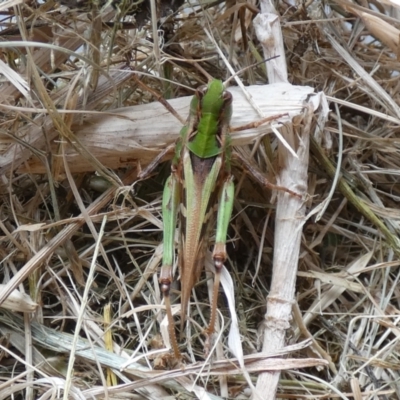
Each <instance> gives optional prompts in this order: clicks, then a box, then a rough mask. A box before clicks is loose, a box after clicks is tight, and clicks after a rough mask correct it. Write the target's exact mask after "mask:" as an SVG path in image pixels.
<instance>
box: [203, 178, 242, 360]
mask: <svg viewBox="0 0 400 400" xmlns="http://www.w3.org/2000/svg"><path fill="white" fill-rule="evenodd" d="M234 195H235V186H234V184H233V181H232V177H231V176H229V177H228V179H226V181H225V182H224V185H223V187H222V190H221V193H220V199H219V206H218V217H217V232H216V236H215V246H214V250H213V254H212V257H213V260H214V267H215V278H214V286H213V294H212V302H211V316H210V323H209V325H208V328H207V330H206V335H207V339H206V344H205V349H204V350H205V353H206V354H208V353H209V351H210V348H211V344H210V338H211V336H212V334H213V333H214V330H215V320H216V317H217V302H218V290H219V284H220V280H221V270H222V267H223V265H224V262H225V261H226V258H227V253H226V236H227V234H228V227H229V222H230V219H231V215H232V210H233V201H234Z"/></svg>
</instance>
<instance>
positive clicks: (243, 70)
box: [224, 55, 280, 87]
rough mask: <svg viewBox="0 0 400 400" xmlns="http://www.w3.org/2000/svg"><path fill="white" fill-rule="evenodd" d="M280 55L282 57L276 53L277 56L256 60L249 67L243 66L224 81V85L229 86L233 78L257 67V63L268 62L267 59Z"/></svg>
mask: <svg viewBox="0 0 400 400" xmlns="http://www.w3.org/2000/svg"><path fill="white" fill-rule="evenodd" d="M278 57H280V55H276V56H273V57H270V58H267V59H265V60H261V61H259V62H256V63H254V64H251V65H248V66H247V67H244V68H242V69H241V70H239V71H238V72H236V73H234V74H233V75H231V76H230V77H229V78H228V79H227V80H226V81H225V82H224V86H225V87H228V83H229V82H230V81H231V80H232V79H235V78H236V77H238V76H240V75H241V74H243V72H245V71H247V70H248V69H250V68H254V67H257V65H260V64H264V63H266V62H267V61H271V60H274V59H275V58H278Z"/></svg>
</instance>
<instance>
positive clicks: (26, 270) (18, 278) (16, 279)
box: [0, 173, 136, 304]
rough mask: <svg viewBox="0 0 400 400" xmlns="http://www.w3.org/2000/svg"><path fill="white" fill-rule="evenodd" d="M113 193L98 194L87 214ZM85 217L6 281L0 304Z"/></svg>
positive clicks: (105, 202) (102, 205) (83, 221)
mask: <svg viewBox="0 0 400 400" xmlns="http://www.w3.org/2000/svg"><path fill="white" fill-rule="evenodd" d="M135 178H136V174H133V173H132V174H129V175H128V176H127V177H126V178H125V179H124V182H125V183H130V182H132V181H133V180H134V179H135ZM114 195H115V188H111V189H109V190H108V191H107V192H105V193H104V194H103V195H102V196H100V197H99V198H98V199H97V200H96V201H95V202H93V203H92V204H91V205H90V206H89V207H88V208H87V210H86V212H87V214H88V215H89V216H90V215H93V214H95V213H97V212H98V211H99V210H101V209H102V208H103V207H104V206H105V205H106V204H108V203H109V202H110V201H111V200H112V199H113V197H114ZM84 223H85V219H84V218H82V219H79V220H78V222H75V223H73V224H70V225H68V226H66V227H65V228H64V229H63V230H62V231H61V232H59V233H58V234H57V235H56V236H55V237H54V238H53V239H51V240H50V241H49V243H47V245H46V246H44V247H42V248H41V249H40V250H39V251H38V252H37V253H36V254H35V255H34V256H33V257H32V258H31V259H30V260H29V261H28V262H27V263H26V264H25V265H24V266H23V267H22V268H21V269H20V270H19V271H18V272H17V273H16V274H15V275H14V276H13V278H12V279H11V280H10V281H9V282H7V284H6V285H5V287H4V288H3V290H2V291H1V293H0V304H2V303H3V301H4V300H5V299H7V298H8V296H9V295H10V294H11V292H12V291H13V290H14V289H16V288H17V286H18V285H19V284H20V283H22V282H23V281H24V280H25V279H26V278H28V276H29V275H30V274H31V273H32V272H33V271H35V270H36V268H39V267H40V266H41V265H42V264H43V263H44V262H45V261H46V260H47V259H48V258H50V257H51V256H52V255H53V254H54V252H55V251H56V249H57V248H58V247H59V246H61V245H62V244H63V243H64V242H65V241H66V240H67V239H69V238H70V237H71V236H72V235H73V234H74V233H75V232H76V231H77V230H78V229H79V228H80V227H81V226H82V225H83V224H84Z"/></svg>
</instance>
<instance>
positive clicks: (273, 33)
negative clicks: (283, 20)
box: [253, 4, 288, 83]
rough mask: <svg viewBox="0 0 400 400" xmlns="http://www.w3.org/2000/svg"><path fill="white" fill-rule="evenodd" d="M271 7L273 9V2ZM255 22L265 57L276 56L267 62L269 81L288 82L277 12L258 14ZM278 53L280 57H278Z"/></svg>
mask: <svg viewBox="0 0 400 400" xmlns="http://www.w3.org/2000/svg"><path fill="white" fill-rule="evenodd" d="M270 7H271V8H272V9H273V5H272V4H271V5H270ZM262 8H263V7H262ZM271 11H272V10H271ZM263 12H265V11H263ZM253 23H254V27H255V30H256V33H257V37H258V39H259V40H260V42H261V45H262V48H263V52H264V59H266V60H268V59H270V58H272V57H275V58H273V59H272V60H269V61H268V62H267V63H266V64H265V65H266V68H267V75H268V81H269V83H276V82H288V79H287V67H286V57H285V53H284V46H283V37H282V31H281V26H280V21H279V17H278V16H277V15H276V14H258V15H257V16H256V18H254V22H253ZM277 55H279V56H280V57H276V56H277Z"/></svg>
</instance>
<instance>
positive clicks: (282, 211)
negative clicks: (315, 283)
mask: <svg viewBox="0 0 400 400" xmlns="http://www.w3.org/2000/svg"><path fill="white" fill-rule="evenodd" d="M312 116H313V112H312V111H311V109H310V108H306V109H305V113H304V118H303V121H301V123H296V122H294V123H293V125H288V126H285V127H284V128H283V129H282V131H281V133H282V135H284V137H285V139H286V140H287V141H288V143H289V144H291V145H292V148H293V149H295V150H296V153H297V156H298V158H295V157H293V156H292V155H290V154H289V153H288V151H287V150H286V149H285V148H283V146H281V145H280V147H279V162H280V168H281V170H280V171H281V172H280V174H279V183H280V184H281V185H282V186H285V187H288V188H292V189H293V190H294V191H295V192H297V193H301V194H305V193H306V191H307V172H308V159H309V133H310V132H309V131H310V126H311V119H312ZM299 118H300V117H299ZM304 215H305V205H304V202H303V200H301V199H299V198H297V197H295V196H291V195H289V194H287V193H284V192H279V193H278V204H277V209H276V228H275V245H274V259H273V271H272V282H271V290H270V293H269V296H268V297H267V313H266V316H265V333H264V343H263V352H271V351H276V350H279V349H281V348H282V347H283V346H284V345H285V338H286V330H287V329H289V328H290V320H291V314H292V304H293V299H294V293H295V283H296V274H297V265H298V257H299V250H300V242H301V234H302V227H303V224H304V222H305V218H304ZM279 377H280V373H279V372H271V373H270V372H268V373H263V374H260V376H259V378H258V381H257V391H258V392H259V393H264V394H265V397H264V399H265V400H267V399H275V394H276V390H277V387H278V382H279Z"/></svg>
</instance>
